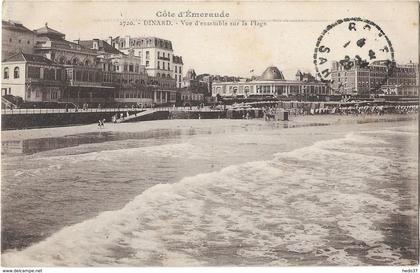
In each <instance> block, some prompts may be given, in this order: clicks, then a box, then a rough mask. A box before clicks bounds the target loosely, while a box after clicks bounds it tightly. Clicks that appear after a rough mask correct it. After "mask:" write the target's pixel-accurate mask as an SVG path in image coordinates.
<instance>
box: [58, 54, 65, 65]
mask: <svg viewBox="0 0 420 273" xmlns="http://www.w3.org/2000/svg"><path fill="white" fill-rule="evenodd" d="M58 62H59V63H60V64H65V63H66V57H64V56H61V57H60V59H59V60H58Z"/></svg>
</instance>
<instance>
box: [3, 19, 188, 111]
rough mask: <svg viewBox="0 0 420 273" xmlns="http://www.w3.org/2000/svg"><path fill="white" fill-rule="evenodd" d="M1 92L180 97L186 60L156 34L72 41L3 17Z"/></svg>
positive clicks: (150, 100) (155, 99) (89, 99)
mask: <svg viewBox="0 0 420 273" xmlns="http://www.w3.org/2000/svg"><path fill="white" fill-rule="evenodd" d="M2 23H3V25H2V29H3V35H2V86H1V90H2V96H3V95H12V96H17V97H21V98H22V99H23V100H24V101H28V102H41V101H42V102H60V101H65V102H73V103H75V104H77V105H82V104H83V103H89V104H90V105H98V104H102V105H106V104H111V103H114V102H118V103H128V104H142V105H152V104H166V103H171V104H172V103H175V102H176V99H177V91H178V89H179V88H181V81H182V72H183V61H182V57H181V56H177V55H174V53H173V48H172V43H171V41H168V40H163V39H159V38H156V37H138V38H130V37H125V38H124V39H121V38H119V37H117V38H109V39H108V41H106V40H101V39H92V40H84V41H81V40H76V41H72V42H71V41H68V40H66V39H65V34H63V33H61V32H59V31H57V30H54V29H52V28H50V27H49V26H48V25H47V24H45V26H44V27H42V28H39V29H36V30H34V31H31V30H29V29H27V28H26V27H24V26H23V25H22V24H20V23H17V22H13V21H2Z"/></svg>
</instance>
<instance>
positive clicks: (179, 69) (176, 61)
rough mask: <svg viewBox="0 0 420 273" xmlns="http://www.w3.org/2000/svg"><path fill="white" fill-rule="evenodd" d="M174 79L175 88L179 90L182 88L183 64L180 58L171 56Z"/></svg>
mask: <svg viewBox="0 0 420 273" xmlns="http://www.w3.org/2000/svg"><path fill="white" fill-rule="evenodd" d="M172 63H173V70H174V77H175V80H176V87H177V88H181V86H182V73H183V71H184V63H183V61H182V57H181V56H176V55H173V57H172Z"/></svg>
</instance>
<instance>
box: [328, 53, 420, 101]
mask: <svg viewBox="0 0 420 273" xmlns="http://www.w3.org/2000/svg"><path fill="white" fill-rule="evenodd" d="M354 63H355V65H354V66H353V67H352V68H351V69H344V67H343V66H342V65H341V64H340V63H339V62H334V63H333V64H332V69H331V80H332V89H333V90H335V91H336V92H337V93H339V94H346V95H365V96H369V95H373V94H383V95H399V96H418V87H419V69H418V65H417V64H414V63H409V64H405V65H401V64H394V67H393V70H392V71H389V70H388V67H389V65H387V63H385V61H376V62H373V63H372V64H370V65H368V66H366V67H361V66H360V65H357V64H356V62H354Z"/></svg>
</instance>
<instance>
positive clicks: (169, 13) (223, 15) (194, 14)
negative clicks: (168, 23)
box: [156, 10, 230, 18]
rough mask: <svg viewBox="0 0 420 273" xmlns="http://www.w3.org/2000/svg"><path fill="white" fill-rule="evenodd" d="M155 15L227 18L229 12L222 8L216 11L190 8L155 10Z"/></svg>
mask: <svg viewBox="0 0 420 273" xmlns="http://www.w3.org/2000/svg"><path fill="white" fill-rule="evenodd" d="M156 16H157V17H165V18H175V17H180V18H228V17H229V16H230V14H229V12H225V11H224V10H223V11H218V12H193V11H190V10H186V11H180V12H172V11H167V10H159V11H157V12H156Z"/></svg>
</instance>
